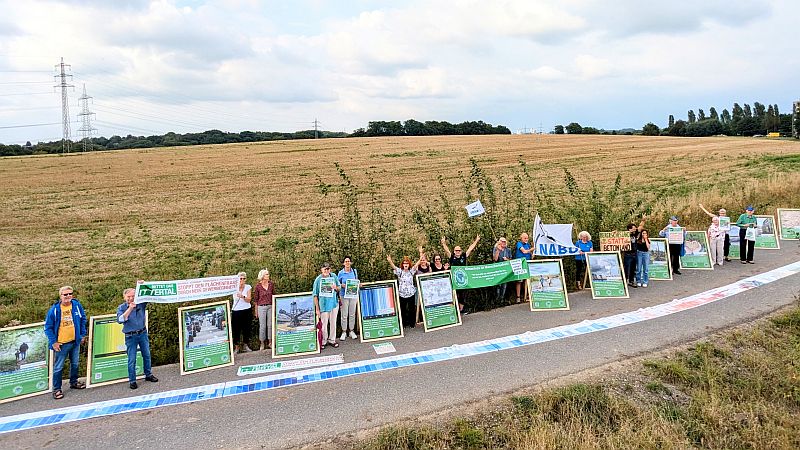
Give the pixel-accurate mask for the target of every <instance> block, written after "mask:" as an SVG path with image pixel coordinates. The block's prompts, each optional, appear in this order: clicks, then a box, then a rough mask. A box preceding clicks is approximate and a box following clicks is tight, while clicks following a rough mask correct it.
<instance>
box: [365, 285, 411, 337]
mask: <svg viewBox="0 0 800 450" xmlns="http://www.w3.org/2000/svg"><path fill="white" fill-rule="evenodd" d="M398 295H399V294H398V291H397V281H396V280H392V281H378V282H375V283H364V284H362V285H361V288H360V289H358V302H359V309H358V312H359V321H360V323H361V340H362V341H378V340H381V339H390V338H396V337H402V336H403V326H402V324H401V322H400V309H399V305H400V298H399V297H398Z"/></svg>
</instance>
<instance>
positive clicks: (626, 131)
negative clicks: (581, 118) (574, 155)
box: [553, 122, 637, 135]
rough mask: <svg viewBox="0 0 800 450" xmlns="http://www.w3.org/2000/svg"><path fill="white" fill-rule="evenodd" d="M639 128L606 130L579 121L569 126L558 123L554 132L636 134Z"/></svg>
mask: <svg viewBox="0 0 800 450" xmlns="http://www.w3.org/2000/svg"><path fill="white" fill-rule="evenodd" d="M636 131H637V130H634V129H633V128H624V129H622V130H604V129H602V128H600V129H598V128H595V127H584V126H581V124H579V123H578V122H572V123H570V124H569V125H567V126H564V125H556V126H555V128H553V134H564V133H567V134H613V135H616V134H635V133H636Z"/></svg>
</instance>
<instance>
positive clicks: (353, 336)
mask: <svg viewBox="0 0 800 450" xmlns="http://www.w3.org/2000/svg"><path fill="white" fill-rule="evenodd" d="M348 336H350V339H358V335H357V334H356V332H355V331H352V330H351V331H350V334H348Z"/></svg>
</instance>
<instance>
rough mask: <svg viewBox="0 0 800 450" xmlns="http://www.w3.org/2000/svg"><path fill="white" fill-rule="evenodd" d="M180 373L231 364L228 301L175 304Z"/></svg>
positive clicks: (231, 344)
mask: <svg viewBox="0 0 800 450" xmlns="http://www.w3.org/2000/svg"><path fill="white" fill-rule="evenodd" d="M178 334H179V338H180V357H181V359H180V364H181V375H186V374H187V373H194V372H202V371H204V370H210V369H216V368H218V367H225V366H232V365H233V339H231V310H230V309H229V307H228V302H227V301H222V302H214V303H206V304H203V305H192V306H184V307H183V308H178Z"/></svg>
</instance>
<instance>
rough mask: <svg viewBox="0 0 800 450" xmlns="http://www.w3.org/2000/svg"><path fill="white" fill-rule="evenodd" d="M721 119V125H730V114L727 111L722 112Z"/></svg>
mask: <svg viewBox="0 0 800 450" xmlns="http://www.w3.org/2000/svg"><path fill="white" fill-rule="evenodd" d="M721 119H722V124H723V125H728V124H729V123H731V113H730V112H729V111H728V109H727V108H725V109H723V110H722V116H721Z"/></svg>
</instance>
